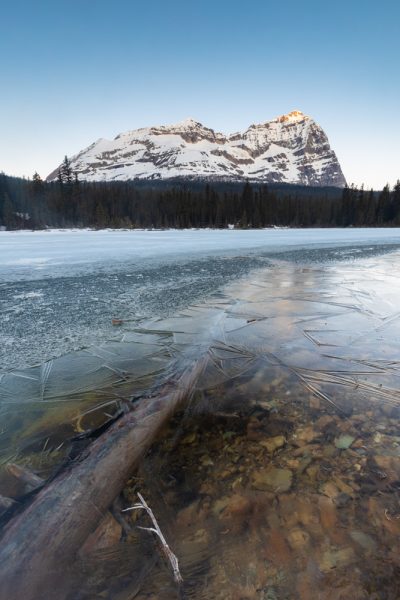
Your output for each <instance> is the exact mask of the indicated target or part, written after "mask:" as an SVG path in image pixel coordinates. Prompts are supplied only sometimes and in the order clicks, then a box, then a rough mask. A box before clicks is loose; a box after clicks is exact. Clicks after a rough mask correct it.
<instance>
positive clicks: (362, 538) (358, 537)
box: [350, 530, 376, 552]
mask: <svg viewBox="0 0 400 600" xmlns="http://www.w3.org/2000/svg"><path fill="white" fill-rule="evenodd" d="M350 536H351V537H352V539H353V540H354V541H355V542H356V543H357V544H359V545H360V546H361V547H362V548H363V549H364V550H367V551H369V552H373V551H374V550H375V549H376V543H375V541H374V540H373V539H372V537H371V536H370V535H368V534H367V533H364V532H363V531H357V530H353V531H350Z"/></svg>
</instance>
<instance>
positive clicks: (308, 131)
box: [47, 110, 346, 187]
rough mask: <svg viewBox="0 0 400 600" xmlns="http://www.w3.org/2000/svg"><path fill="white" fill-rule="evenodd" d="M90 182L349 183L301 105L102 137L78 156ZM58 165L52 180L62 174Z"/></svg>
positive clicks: (75, 161) (74, 161)
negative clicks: (239, 119)
mask: <svg viewBox="0 0 400 600" xmlns="http://www.w3.org/2000/svg"><path fill="white" fill-rule="evenodd" d="M71 166H72V169H73V170H74V171H75V172H76V173H78V176H79V179H82V180H87V181H102V180H106V181H127V180H130V179H135V178H139V179H171V178H177V177H180V178H190V179H213V180H217V179H218V180H241V179H249V180H250V181H260V182H261V181H263V182H283V183H298V184H303V185H312V186H325V185H331V186H338V187H342V186H344V185H345V183H346V181H345V178H344V176H343V173H342V170H341V168H340V165H339V162H338V160H337V158H336V154H335V153H334V152H333V150H332V149H331V147H330V145H329V142H328V138H327V136H326V135H325V133H324V131H323V130H322V129H321V127H320V126H319V125H318V124H317V123H316V122H315V121H313V119H311V118H310V117H308V116H307V115H304V114H303V113H302V112H300V111H297V110H296V111H293V112H291V113H289V114H287V115H283V116H281V117H277V118H276V119H273V120H272V121H267V122H266V123H260V124H259V125H250V127H249V128H248V129H247V130H246V131H245V132H243V133H234V134H232V135H224V134H223V133H218V132H216V131H214V130H213V129H210V128H208V127H205V126H204V125H202V124H201V123H199V122H197V121H195V120H193V119H186V120H185V121H182V122H181V123H177V124H176V125H168V126H159V127H146V128H143V129H136V130H133V131H128V132H126V133H121V134H119V135H117V137H116V138H115V139H113V140H106V139H104V138H101V139H99V140H97V142H94V144H92V145H91V146H89V147H88V148H86V149H85V150H82V151H81V152H79V153H78V154H76V155H75V156H73V157H72V158H71ZM57 174H58V169H55V170H54V171H53V172H52V173H51V174H50V175H49V176H48V178H47V179H48V180H53V179H56V178H57Z"/></svg>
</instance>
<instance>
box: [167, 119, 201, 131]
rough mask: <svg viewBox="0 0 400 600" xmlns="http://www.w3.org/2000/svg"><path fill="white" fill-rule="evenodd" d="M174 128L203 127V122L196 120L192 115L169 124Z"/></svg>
mask: <svg viewBox="0 0 400 600" xmlns="http://www.w3.org/2000/svg"><path fill="white" fill-rule="evenodd" d="M171 127H173V128H174V129H177V128H180V127H182V128H183V129H194V128H196V127H203V124H202V123H200V121H196V119H193V118H192V117H187V119H183V121H179V123H175V124H174V125H171Z"/></svg>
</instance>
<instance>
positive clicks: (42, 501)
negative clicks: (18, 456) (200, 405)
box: [0, 354, 208, 600]
mask: <svg viewBox="0 0 400 600" xmlns="http://www.w3.org/2000/svg"><path fill="white" fill-rule="evenodd" d="M207 356H208V355H207V354H203V356H201V357H200V358H199V359H198V360H196V361H192V362H191V364H189V365H188V366H187V368H186V369H185V370H184V371H183V372H181V375H180V376H179V377H178V378H177V379H176V380H175V382H174V383H170V384H167V385H166V386H164V387H163V388H162V391H161V393H159V394H158V395H156V396H154V397H150V398H147V399H143V400H141V401H140V403H139V404H138V405H137V406H136V407H135V410H133V411H132V412H129V413H127V414H125V415H124V416H122V417H121V418H120V419H119V420H118V421H116V422H115V423H114V424H113V425H112V426H111V427H110V428H109V429H107V430H106V431H105V432H104V434H103V435H101V436H100V437H99V438H97V439H96V440H95V441H94V442H93V443H92V444H91V445H90V446H89V447H88V448H87V449H86V451H85V453H84V455H81V456H78V457H77V458H76V459H74V461H73V462H72V464H71V465H69V466H68V467H67V468H66V469H64V470H63V471H62V472H61V473H60V474H59V475H58V476H57V477H56V478H55V479H54V480H52V481H51V482H50V483H49V484H48V485H46V486H45V487H44V488H43V489H41V490H40V491H39V492H38V493H37V495H36V496H35V497H34V499H33V500H32V502H31V504H29V505H28V506H27V507H26V508H25V510H23V512H21V513H20V514H18V515H16V516H15V517H14V518H13V519H12V520H11V521H10V522H9V523H8V524H7V525H6V527H5V530H4V532H3V535H2V538H1V539H0V598H1V600H11V599H12V600H39V599H42V598H51V599H52V600H62V599H63V598H66V596H67V591H65V590H66V588H65V586H63V585H62V583H63V582H64V584H65V580H66V578H68V575H66V572H67V569H68V567H70V565H71V564H72V563H73V562H74V561H75V560H76V556H77V553H78V551H79V549H80V548H81V547H82V545H83V543H84V542H85V540H86V539H87V537H88V535H89V534H90V533H92V532H93V531H94V530H95V529H96V527H97V525H98V524H99V522H100V520H101V519H102V518H103V516H104V514H105V512H106V511H107V510H108V508H109V507H110V505H111V504H112V502H113V501H114V499H115V498H116V497H117V496H118V494H119V493H120V491H121V490H122V489H123V487H124V485H125V484H126V481H127V480H128V479H129V477H130V476H131V475H132V473H133V472H134V470H135V468H136V467H137V465H138V462H139V460H140V458H141V457H142V456H143V454H144V453H145V452H146V451H147V449H148V448H149V447H150V445H151V443H152V442H153V440H154V438H155V437H156V436H157V434H158V433H159V432H160V430H161V428H162V427H163V426H164V425H165V423H166V422H167V421H168V420H169V418H170V417H171V416H172V415H173V413H174V412H176V410H177V409H178V408H179V407H180V406H181V404H182V403H183V401H184V400H185V399H187V398H188V396H190V394H191V393H192V391H193V388H194V385H195V383H196V381H197V379H198V377H199V375H200V374H201V373H202V371H203V370H204V367H205V365H206V363H207ZM67 583H68V582H67Z"/></svg>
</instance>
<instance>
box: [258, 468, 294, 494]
mask: <svg viewBox="0 0 400 600" xmlns="http://www.w3.org/2000/svg"><path fill="white" fill-rule="evenodd" d="M292 480H293V473H292V471H290V470H289V469H278V468H276V467H269V468H267V469H262V470H260V471H256V472H255V473H253V477H252V485H253V487H254V488H255V489H257V490H266V491H271V492H276V493H281V492H287V491H289V490H290V488H291V487H292Z"/></svg>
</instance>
